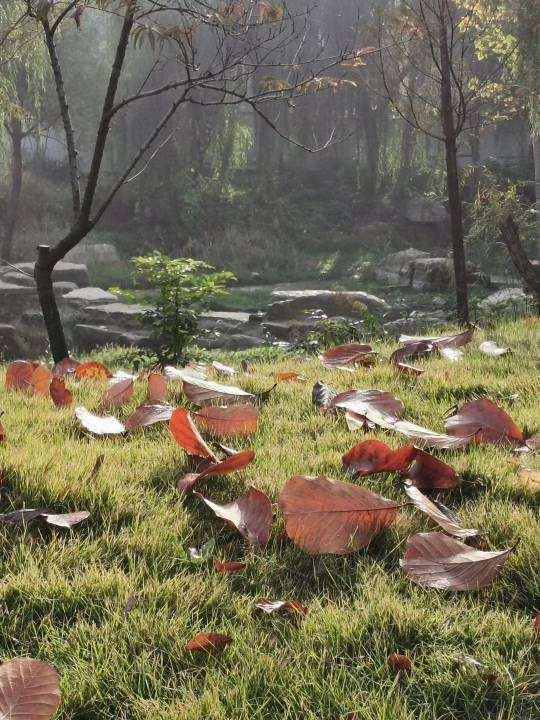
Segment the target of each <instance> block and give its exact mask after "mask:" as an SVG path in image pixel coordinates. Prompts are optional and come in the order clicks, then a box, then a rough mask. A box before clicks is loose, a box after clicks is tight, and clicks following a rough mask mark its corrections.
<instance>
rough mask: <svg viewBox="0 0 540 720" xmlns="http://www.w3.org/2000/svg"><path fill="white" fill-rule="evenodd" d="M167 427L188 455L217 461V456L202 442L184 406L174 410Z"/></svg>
mask: <svg viewBox="0 0 540 720" xmlns="http://www.w3.org/2000/svg"><path fill="white" fill-rule="evenodd" d="M169 429H170V431H171V435H172V436H173V438H174V439H175V440H176V442H177V443H178V444H179V445H180V447H182V448H184V450H185V451H186V452H187V454H188V455H194V456H195V457H202V458H209V459H210V460H212V461H213V462H218V459H217V457H216V456H215V454H214V453H213V452H212V450H211V449H210V448H209V447H208V445H207V444H206V443H205V442H204V440H203V438H202V436H201V434H200V433H199V431H198V430H197V428H196V427H195V424H194V422H193V420H192V419H191V415H190V414H189V412H188V411H187V410H185V409H184V408H178V409H177V410H175V411H174V412H173V414H172V416H171V419H170V421H169Z"/></svg>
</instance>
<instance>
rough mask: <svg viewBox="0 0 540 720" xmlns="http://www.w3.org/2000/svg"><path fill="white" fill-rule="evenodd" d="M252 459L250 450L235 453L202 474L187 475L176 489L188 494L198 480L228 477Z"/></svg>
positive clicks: (253, 454)
mask: <svg viewBox="0 0 540 720" xmlns="http://www.w3.org/2000/svg"><path fill="white" fill-rule="evenodd" d="M254 457H255V453H254V452H253V451H252V450H246V451H244V452H240V453H236V454H235V455H231V456H229V457H228V458H227V459H226V460H222V461H221V462H216V463H213V464H211V465H208V466H207V467H206V468H204V469H203V470H202V472H199V473H189V474H188V475H186V476H185V477H183V478H182V479H181V480H179V481H178V484H177V486H176V487H177V488H178V490H179V491H180V492H182V493H186V492H189V491H190V490H191V488H192V487H193V486H194V485H195V484H196V483H198V482H199V480H203V479H204V478H210V477H222V476H223V475H229V474H230V473H233V472H238V471H239V470H243V469H244V468H245V467H247V466H248V465H249V464H250V462H252V461H253V459H254Z"/></svg>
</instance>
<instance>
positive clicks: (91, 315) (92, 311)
mask: <svg viewBox="0 0 540 720" xmlns="http://www.w3.org/2000/svg"><path fill="white" fill-rule="evenodd" d="M147 309H148V308H146V307H144V306H143V305H129V304H127V303H121V302H113V303H106V304H104V305H88V306H87V307H85V308H84V309H83V311H82V312H83V316H84V320H85V322H86V323H88V324H89V325H106V326H111V327H113V326H117V327H120V328H126V329H130V330H131V329H133V330H138V329H140V328H141V315H142V314H143V313H144V312H145V311H146V310H147Z"/></svg>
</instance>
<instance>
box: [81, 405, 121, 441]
mask: <svg viewBox="0 0 540 720" xmlns="http://www.w3.org/2000/svg"><path fill="white" fill-rule="evenodd" d="M75 417H76V418H77V420H78V421H79V422H80V423H81V425H82V427H83V428H84V429H85V430H88V431H89V432H91V433H93V434H94V435H121V434H122V433H124V432H125V431H126V428H125V426H124V425H123V424H122V423H121V422H120V421H119V420H117V419H116V418H115V417H111V416H108V417H99V416H98V415H93V414H92V413H91V412H88V410H87V409H86V408H84V407H78V408H75Z"/></svg>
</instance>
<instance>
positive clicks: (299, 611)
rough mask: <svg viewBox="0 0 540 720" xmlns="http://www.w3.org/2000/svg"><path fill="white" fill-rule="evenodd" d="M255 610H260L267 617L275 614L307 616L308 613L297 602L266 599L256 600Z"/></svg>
mask: <svg viewBox="0 0 540 720" xmlns="http://www.w3.org/2000/svg"><path fill="white" fill-rule="evenodd" d="M255 608H256V609H257V610H262V612H264V613H266V614H267V615H272V613H275V612H279V613H287V614H291V615H307V612H308V609H307V607H305V605H302V603H299V602H298V600H267V599H266V598H263V599H261V600H257V602H256V603H255Z"/></svg>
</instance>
